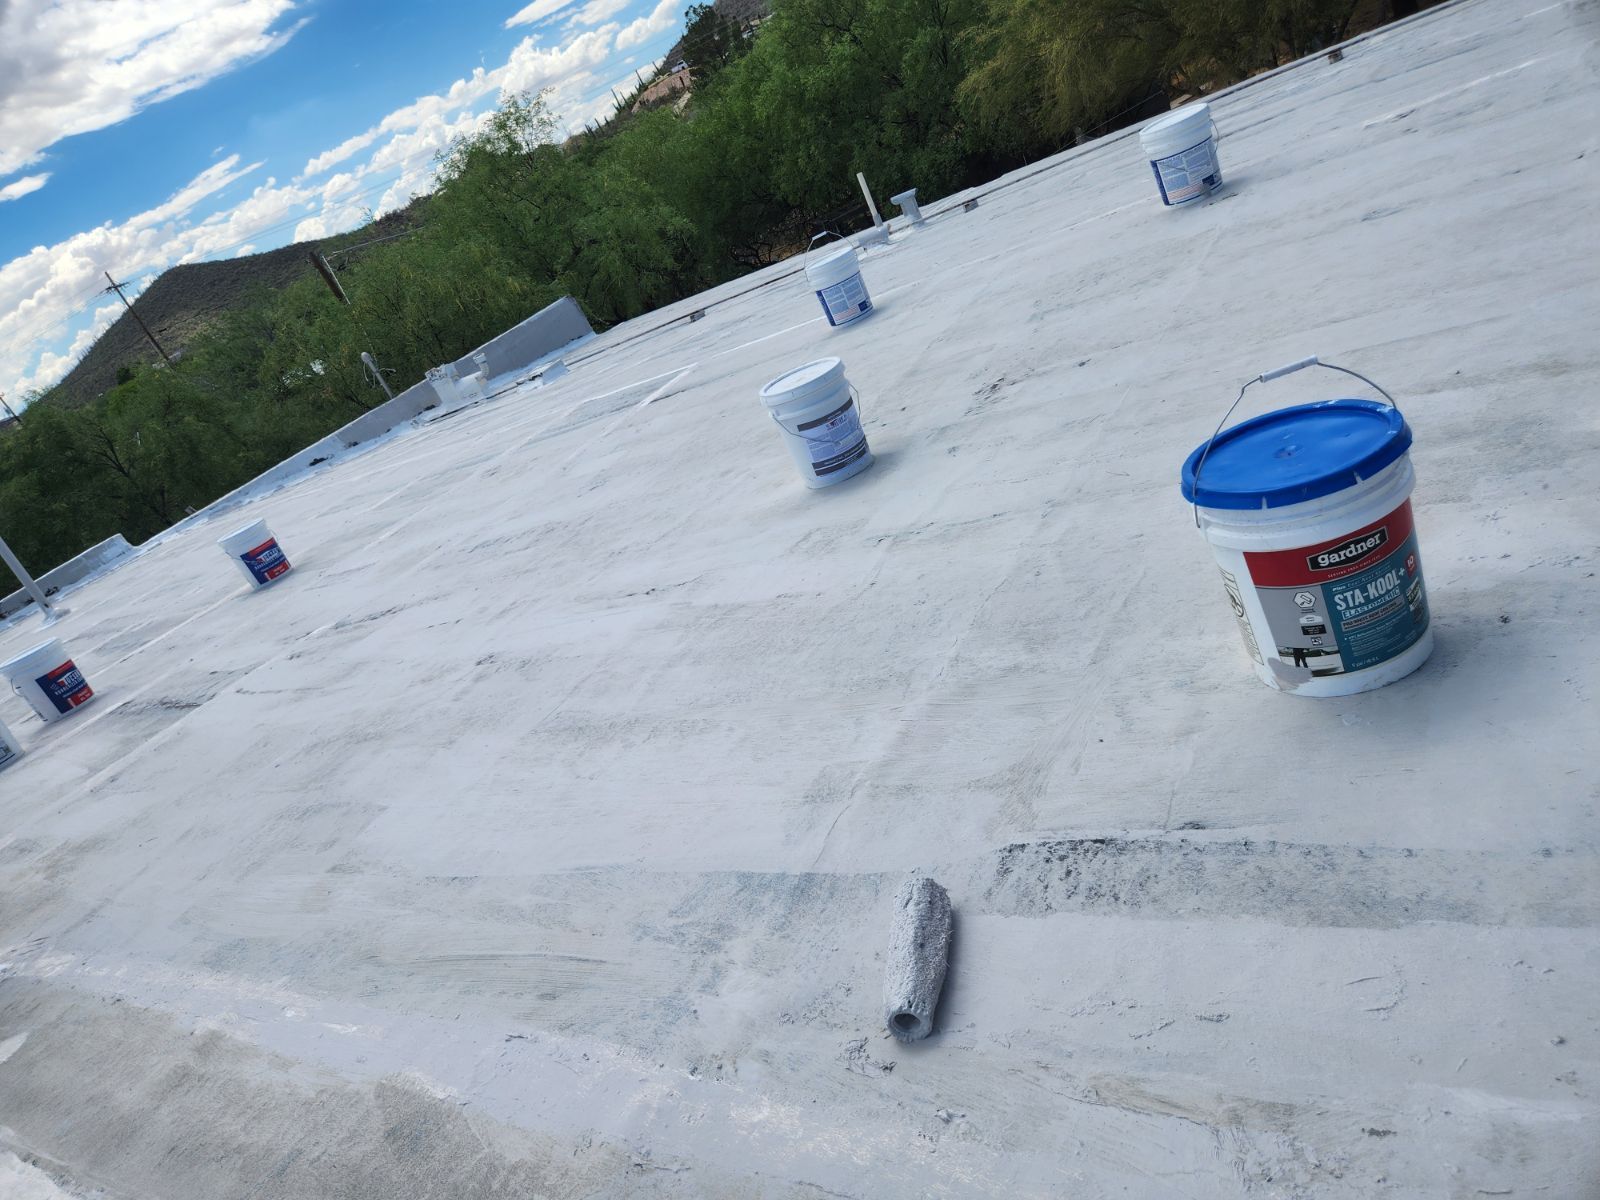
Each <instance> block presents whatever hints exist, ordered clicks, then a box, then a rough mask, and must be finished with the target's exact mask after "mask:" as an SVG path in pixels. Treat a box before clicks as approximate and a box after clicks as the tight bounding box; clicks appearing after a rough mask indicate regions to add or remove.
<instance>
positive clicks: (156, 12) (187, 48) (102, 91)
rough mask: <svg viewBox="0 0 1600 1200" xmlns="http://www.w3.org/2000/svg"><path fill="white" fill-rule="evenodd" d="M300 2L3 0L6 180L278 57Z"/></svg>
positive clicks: (1, 142) (1, 161) (2, 156)
mask: <svg viewBox="0 0 1600 1200" xmlns="http://www.w3.org/2000/svg"><path fill="white" fill-rule="evenodd" d="M297 3H298V0H187V2H186V3H161V2H160V0H115V2H114V3H111V2H108V0H10V2H9V3H0V176H5V175H9V174H11V173H12V172H14V171H18V170H21V169H22V168H23V167H26V166H28V165H30V164H32V163H35V162H37V161H38V160H39V159H40V158H41V157H42V156H43V154H44V152H45V151H46V150H47V149H49V148H50V147H51V146H52V145H54V144H55V143H56V142H58V141H60V140H61V139H63V138H67V137H71V136H73V135H74V134H79V133H88V132H90V131H92V130H96V129H104V128H105V127H106V126H108V125H114V124H116V123H117V122H118V121H124V120H126V119H127V118H129V117H131V116H133V115H134V114H135V113H136V112H138V111H139V110H140V109H142V108H144V107H146V106H148V105H151V104H156V103H159V102H160V101H162V100H166V99H169V98H170V97H172V96H176V95H178V94H180V93H182V92H186V91H188V90H190V89H191V88H196V87H199V86H200V85H201V84H203V83H205V82H206V81H208V80H210V79H215V78H216V77H217V76H219V75H222V74H225V73H227V72H228V71H231V70H233V69H234V68H235V67H238V66H240V65H241V64H243V63H246V62H250V61H252V60H254V59H257V58H260V57H261V56H262V55H265V54H270V53H272V52H273V51H274V50H276V49H278V48H279V47H280V46H282V45H283V44H284V43H286V42H287V41H288V40H289V39H290V38H291V37H293V36H294V34H295V32H296V31H297V30H299V29H300V28H301V25H303V24H304V22H300V23H299V24H291V25H289V26H287V27H284V25H283V22H284V19H285V18H286V17H287V16H288V15H289V14H290V13H291V12H293V10H294V9H295V7H296V4H297Z"/></svg>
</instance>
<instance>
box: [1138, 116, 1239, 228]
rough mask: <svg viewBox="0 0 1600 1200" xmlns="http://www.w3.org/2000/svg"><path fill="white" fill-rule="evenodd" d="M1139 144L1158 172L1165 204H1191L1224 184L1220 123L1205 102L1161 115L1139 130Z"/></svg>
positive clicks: (1157, 181) (1156, 173) (1152, 167)
mask: <svg viewBox="0 0 1600 1200" xmlns="http://www.w3.org/2000/svg"><path fill="white" fill-rule="evenodd" d="M1139 144H1140V145H1141V146H1143V147H1144V156H1145V158H1146V159H1147V160H1148V161H1149V163H1150V169H1151V170H1152V171H1154V172H1155V176H1156V187H1157V188H1158V189H1160V191H1161V203H1163V204H1167V205H1173V204H1187V203H1189V201H1191V200H1198V199H1200V198H1201V197H1202V196H1208V195H1210V194H1211V192H1212V190H1213V189H1214V188H1217V187H1219V186H1220V185H1221V183H1222V164H1221V163H1220V162H1219V161H1218V160H1217V126H1216V124H1215V122H1213V121H1212V120H1211V109H1210V107H1209V106H1208V105H1206V104H1204V103H1200V104H1185V105H1184V106H1183V107H1182V108H1179V109H1175V110H1174V111H1172V112H1169V113H1168V114H1167V115H1166V116H1164V117H1157V118H1156V119H1155V120H1154V121H1151V122H1150V123H1149V124H1148V125H1146V126H1145V127H1144V128H1143V129H1141V130H1139Z"/></svg>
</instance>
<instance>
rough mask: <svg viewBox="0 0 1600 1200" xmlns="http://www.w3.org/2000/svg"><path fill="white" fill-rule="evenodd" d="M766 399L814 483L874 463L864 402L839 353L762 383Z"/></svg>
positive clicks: (815, 485) (813, 485) (829, 482)
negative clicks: (863, 423)
mask: <svg viewBox="0 0 1600 1200" xmlns="http://www.w3.org/2000/svg"><path fill="white" fill-rule="evenodd" d="M761 403H763V404H765V405H766V406H767V411H768V412H769V413H771V414H772V419H773V421H774V422H776V424H777V426H778V428H779V429H781V430H782V431H783V440H784V443H785V444H786V445H787V446H788V447H789V454H790V456H791V457H792V458H793V459H794V462H795V466H797V467H799V468H800V477H801V478H802V479H804V480H805V484H806V486H807V487H808V488H813V489H815V488H825V487H830V486H832V485H833V484H835V483H842V482H844V481H845V480H846V479H849V478H850V477H851V476H852V475H859V474H860V473H861V472H862V471H865V470H866V469H867V468H868V467H870V466H871V465H872V462H873V459H872V451H871V450H870V449H869V448H868V447H867V435H866V431H865V430H863V429H862V428H861V406H860V405H858V404H857V403H856V399H855V395H854V393H853V391H852V389H851V387H850V382H849V381H848V380H847V379H845V377H844V363H843V362H842V361H840V360H839V359H837V358H822V359H818V360H817V361H816V362H810V363H807V364H806V365H805V366H803V367H797V368H795V369H794V370H793V371H790V372H788V373H787V374H785V375H780V376H778V378H776V379H774V380H773V381H772V382H771V383H769V384H767V386H766V387H764V388H762V389H761Z"/></svg>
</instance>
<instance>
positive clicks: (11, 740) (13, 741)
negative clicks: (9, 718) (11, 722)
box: [0, 721, 22, 770]
mask: <svg viewBox="0 0 1600 1200" xmlns="http://www.w3.org/2000/svg"><path fill="white" fill-rule="evenodd" d="M21 757H22V743H21V742H19V741H17V737H16V734H14V733H12V732H11V730H9V729H7V728H6V723H5V722H4V721H0V770H4V769H5V768H6V767H9V766H10V765H11V764H12V763H14V762H16V761H17V759H19V758H21Z"/></svg>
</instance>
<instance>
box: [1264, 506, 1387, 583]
mask: <svg viewBox="0 0 1600 1200" xmlns="http://www.w3.org/2000/svg"><path fill="white" fill-rule="evenodd" d="M1412 526H1413V523H1412V520H1411V501H1409V500H1407V501H1406V502H1405V503H1404V504H1402V505H1401V506H1400V507H1399V508H1397V509H1395V510H1394V511H1393V512H1392V513H1390V514H1389V515H1388V516H1386V517H1384V518H1383V520H1381V521H1374V522H1373V523H1372V524H1370V525H1368V526H1366V527H1365V528H1362V529H1358V530H1356V531H1355V532H1354V533H1352V534H1349V535H1348V536H1346V537H1342V538H1335V539H1334V540H1333V541H1331V542H1323V543H1321V544H1320V545H1316V546H1301V547H1298V548H1296V549H1294V550H1273V551H1270V552H1265V553H1252V552H1249V551H1246V553H1245V556H1244V560H1245V562H1247V563H1249V564H1250V578H1251V579H1253V580H1254V581H1255V583H1256V586H1257V587H1297V586H1299V585H1300V584H1303V583H1328V582H1331V581H1332V580H1335V579H1342V578H1344V577H1345V576H1346V575H1351V574H1354V573H1355V572H1357V571H1359V570H1361V569H1362V568H1363V567H1367V566H1370V565H1372V564H1373V563H1375V562H1378V561H1380V560H1382V559H1384V558H1386V557H1388V555H1389V554H1391V553H1393V551H1394V548H1395V547H1396V546H1398V545H1400V544H1401V543H1402V542H1404V541H1405V540H1406V539H1407V538H1409V537H1410V536H1411V530H1412Z"/></svg>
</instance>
